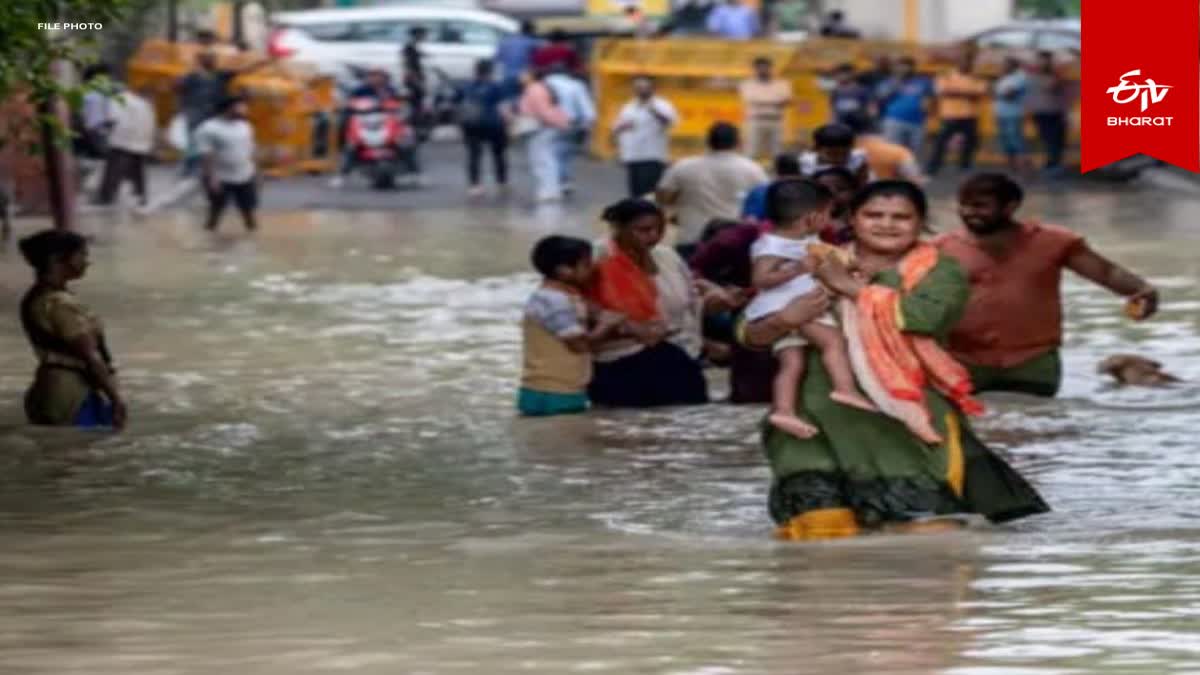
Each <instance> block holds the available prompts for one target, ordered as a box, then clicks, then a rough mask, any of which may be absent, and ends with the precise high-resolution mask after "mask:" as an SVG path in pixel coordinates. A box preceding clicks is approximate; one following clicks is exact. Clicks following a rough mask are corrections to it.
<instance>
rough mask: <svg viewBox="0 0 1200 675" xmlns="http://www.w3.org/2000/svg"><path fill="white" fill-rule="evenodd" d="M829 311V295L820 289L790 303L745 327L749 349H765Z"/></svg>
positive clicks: (745, 339) (745, 341) (744, 336)
mask: <svg viewBox="0 0 1200 675" xmlns="http://www.w3.org/2000/svg"><path fill="white" fill-rule="evenodd" d="M828 311H829V294H828V293H826V292H825V291H824V290H823V289H820V288H818V289H817V290H815V291H812V292H811V293H806V294H804V295H802V296H800V297H798V298H796V299H795V300H792V301H791V302H790V303H788V305H787V307H784V308H783V309H781V310H779V311H778V312H776V313H774V314H772V315H770V316H768V317H766V318H763V319H761V320H759V321H755V322H753V323H749V324H747V325H746V326H745V329H744V330H745V332H744V334H743V342H744V343H745V344H746V346H747V347H751V348H755V349H765V348H767V347H770V346H771V345H772V344H774V343H775V342H776V341H777V340H779V339H780V338H782V337H783V336H785V335H787V334H788V333H790V332H792V331H794V330H796V329H798V328H800V327H801V326H803V325H805V324H807V323H809V322H811V321H813V320H814V319H816V318H818V317H820V316H821V315H822V314H825V313H826V312H828Z"/></svg>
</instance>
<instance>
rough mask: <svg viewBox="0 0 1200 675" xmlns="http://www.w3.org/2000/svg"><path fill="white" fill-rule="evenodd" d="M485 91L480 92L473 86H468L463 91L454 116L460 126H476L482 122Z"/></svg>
mask: <svg viewBox="0 0 1200 675" xmlns="http://www.w3.org/2000/svg"><path fill="white" fill-rule="evenodd" d="M485 92H486V90H484V91H481V90H480V89H479V88H477V87H475V86H474V85H468V86H467V88H466V89H465V90H464V91H463V96H462V100H461V101H459V102H458V106H457V107H456V108H455V111H454V115H455V118H456V119H457V120H458V123H459V124H461V125H462V126H467V127H473V126H478V125H479V123H480V122H482V121H483V111H484V101H483V96H484V94H485Z"/></svg>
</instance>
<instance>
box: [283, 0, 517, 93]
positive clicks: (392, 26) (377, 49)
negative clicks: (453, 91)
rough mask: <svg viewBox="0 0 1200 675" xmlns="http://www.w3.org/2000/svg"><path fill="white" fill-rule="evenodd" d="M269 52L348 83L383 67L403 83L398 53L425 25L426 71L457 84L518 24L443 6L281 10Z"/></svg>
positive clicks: (492, 14)
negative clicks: (364, 71)
mask: <svg viewBox="0 0 1200 675" xmlns="http://www.w3.org/2000/svg"><path fill="white" fill-rule="evenodd" d="M271 20H272V26H273V28H274V32H273V33H272V35H271V39H270V43H271V49H272V50H273V51H276V52H281V53H286V54H289V58H292V59H295V60H296V61H301V62H305V63H311V64H313V65H315V66H316V67H317V69H318V70H319V71H320V72H322V73H324V74H327V75H332V76H334V77H336V78H338V79H339V80H343V81H344V80H349V79H351V76H352V71H353V69H356V68H359V69H362V68H383V69H384V70H386V71H387V72H389V73H391V75H392V78H393V82H399V81H400V75H401V68H400V49H401V47H403V46H404V43H405V42H406V41H407V40H408V36H409V32H410V31H411V30H412V29H413V28H417V27H424V28H425V29H426V33H427V36H426V38H425V42H424V43H423V44H422V47H421V51H422V53H423V54H424V56H425V67H426V68H427V69H428V70H429V71H431V72H434V71H439V70H440V71H442V72H443V73H445V75H446V76H448V77H450V78H451V79H453V80H468V79H470V78H471V77H472V76H473V75H474V71H475V63H476V62H477V61H479V60H480V59H490V58H492V57H494V56H495V54H496V46H497V45H498V44H499V43H500V39H501V38H502V37H504V36H506V35H510V34H513V33H516V32H517V31H518V30H519V26H518V24H517V22H516V21H513V20H512V19H510V18H508V17H506V16H503V15H500V14H495V13H493V12H487V11H483V10H479V9H470V8H465V7H457V6H455V3H453V2H447V3H445V4H444V5H438V6H433V5H425V6H417V5H401V6H393V7H363V8H354V9H322V10H313V11H305V12H280V13H277V14H274V15H273V16H272V17H271Z"/></svg>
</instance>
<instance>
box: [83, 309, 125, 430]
mask: <svg viewBox="0 0 1200 675" xmlns="http://www.w3.org/2000/svg"><path fill="white" fill-rule="evenodd" d="M70 344H71V347H72V349H74V350H75V355H76V356H78V357H79V358H81V359H83V361H84V363H86V364H87V369H88V372H89V373H91V375H92V377H93V378H94V381H95V383H96V385H97V386H98V387H99V388H100V391H101V392H103V393H104V395H105V396H106V397H108V400H109V401H110V402H111V403H112V404H113V409H114V411H113V413H114V417H115V421H114V423H115V426H116V427H117V429H120V428H122V427H124V426H125V400H124V399H123V398H122V397H121V391H120V389H119V388H118V387H117V378H116V376H115V375H114V374H113V372H112V371H111V370H110V369H109V366H108V363H107V362H105V360H104V357H103V356H101V355H100V345H99V343H98V342H97V341H96V338H95V336H93V335H92V334H91V333H84V334H82V335H80V336H79V337H77V338H75V339H74V340H71V342H70Z"/></svg>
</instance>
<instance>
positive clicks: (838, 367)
mask: <svg viewBox="0 0 1200 675" xmlns="http://www.w3.org/2000/svg"><path fill="white" fill-rule="evenodd" d="M799 332H800V334H801V335H802V336H804V339H805V340H808V341H809V342H810V343H811V344H813V345H814V346H815V347H816V348H817V349H820V350H821V362H822V363H824V364H825V369H826V370H828V371H829V379H830V380H832V381H833V392H832V393H831V394H830V395H829V398H831V399H833V400H835V401H837V402H838V403H841V404H842V405H848V406H851V407H854V408H860V409H862V410H869V411H871V412H875V411H877V410H878V408H876V407H875V405H874V404H873V403H871V400H870V399H868V398H867V397H866V396H863V395H862V394H861V393H859V391H858V383H857V382H856V381H855V379H854V367H853V366H852V365H851V364H850V350H849V349H848V348H847V346H846V339H845V338H844V337H842V333H841V331H839V330H838V329H837V328H835V327H833V326H826V325H824V324H821V323H818V322H816V321H810V322H808V323H807V324H805V325H804V326H803V327H802V328H801V329H800V331H799Z"/></svg>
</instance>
